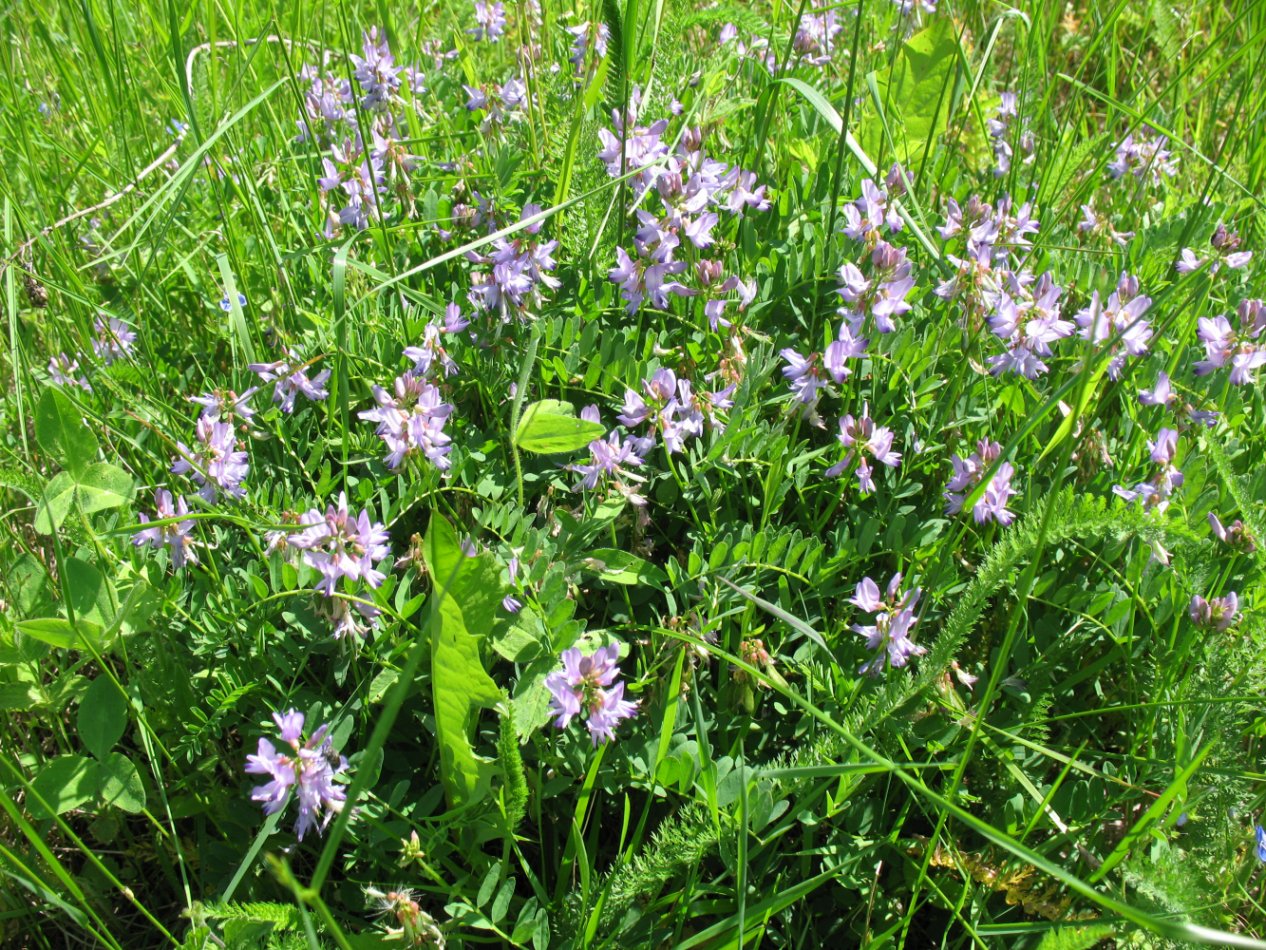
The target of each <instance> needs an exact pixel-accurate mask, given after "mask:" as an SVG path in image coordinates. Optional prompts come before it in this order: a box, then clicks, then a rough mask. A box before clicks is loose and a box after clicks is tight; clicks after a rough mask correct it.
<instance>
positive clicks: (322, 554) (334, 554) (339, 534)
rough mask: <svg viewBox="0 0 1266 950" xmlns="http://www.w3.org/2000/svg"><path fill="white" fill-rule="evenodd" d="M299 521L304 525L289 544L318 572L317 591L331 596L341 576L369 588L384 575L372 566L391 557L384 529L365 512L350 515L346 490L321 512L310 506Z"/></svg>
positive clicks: (380, 580)
mask: <svg viewBox="0 0 1266 950" xmlns="http://www.w3.org/2000/svg"><path fill="white" fill-rule="evenodd" d="M300 521H301V523H302V524H304V525H306V526H307V527H306V528H305V530H303V531H301V532H300V533H299V534H297V535H295V536H293V537H291V538H290V540H289V544H290V546H291V547H295V548H298V549H299V550H301V551H303V560H304V562H305V563H307V564H308V565H309V566H310V567H313V568H315V569H316V570H317V571H319V572H320V573H321V580H320V582H319V583H318V584H317V586H316V589H317V591H318V592H319V593H322V594H325V596H326V597H333V596H334V588H335V585H337V584H338V582H339V580H340V579H341V578H344V577H346V578H347V579H349V580H351V581H364V582H365V583H366V584H368V585H369V586H370V587H378V586H379V585H381V584H382V582H383V580H384V578H385V577H386V575H385V574H383V573H382V572H381V571H378V570H377V569H375V567H374V565H375V564H377V563H379V562H381V561H384V560H386V559H387V558H389V557H390V556H391V548H390V547H389V546H388V544H387V540H388V539H387V529H386V528H385V527H383V526H382V525H381V524H379V523H377V522H374V521H371V520H370V517H369V512H368V511H363V510H362V511H361V513H360V514H359V515H357V516H356V517H352V514H351V512H350V511H349V510H348V508H347V494H346V493H340V494H339V498H338V505H337V506H335V505H330V506H328V507H327V508H326V510H325V513H324V514H322V513H321V512H320V511H319V510H318V509H316V508H313V509H312V510H310V511H309V512H307V513H306V514H305V515H303V516H302V517H301V519H300Z"/></svg>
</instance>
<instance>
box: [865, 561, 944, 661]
mask: <svg viewBox="0 0 1266 950" xmlns="http://www.w3.org/2000/svg"><path fill="white" fill-rule="evenodd" d="M921 595H922V591H921V590H920V589H919V588H917V587H916V588H914V590H911V591H905V592H904V593H903V592H901V575H900V574H894V575H893V577H892V580H890V581H889V582H888V590H887V596H886V597H881V596H880V594H879V586H878V585H877V584H876V583H875V582H874V581H873V580H871V579H870V578H869V577H866V578H863V579H862V580H861V581H859V582H858V584H857V589H856V592H855V593H854V595H853V596H852V597H851V598H849V603H850V604H852V605H853V606H855V607H857V608H858V609H860V610H863V611H865V612H866V613H868V614H872V615H873V616H872V617H871V620H872V621H874V622H873V623H872V624H869V625H860V624H852V625H850V627H849V629H851V630H852V631H853V632H854V633H860V634H861V635H862V636H863V637H865V638H866V648H867V649H868V650H874V651H876V654H875V656H874V657H873V658H872V659H870V660H868V661H867V662H865V663H863V664H862V666H861V668H860V669H859V670H858V673H861V674H870V675H871V676H878V675H879V674H880V673H882V672H884V671H885V670H886V669H889V668H893V667H902V666H905V665H906V663H908V662H909V660H910V657H912V656H921V655H922V654H924V653H926V652H927V649H926V648H925V647H922V646H919V645H918V644H916V643H914V642H913V641H912V640H911V639H910V630H911V629H912V628H913V627H914V625H915V623H916V622H917V621H918V618H917V617H916V616H915V615H914V608H915V606H916V605H917V604H918V602H919V597H920V596H921Z"/></svg>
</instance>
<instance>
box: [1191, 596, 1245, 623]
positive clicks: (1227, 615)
mask: <svg viewBox="0 0 1266 950" xmlns="http://www.w3.org/2000/svg"><path fill="white" fill-rule="evenodd" d="M1239 610H1240V598H1239V596H1238V595H1237V594H1236V593H1235V591H1231V593H1229V594H1227V595H1226V596H1225V597H1210V598H1209V599H1208V600H1205V599H1204V598H1203V597H1201V596H1200V595H1199V594H1196V595H1195V596H1194V597H1192V598H1191V604H1190V605H1189V606H1188V608H1187V613H1188V615H1189V616H1190V617H1191V622H1192V623H1194V624H1195V625H1196V626H1198V627H1205V628H1206V629H1209V630H1217V631H1219V632H1220V631H1224V630H1228V629H1230V627H1231V626H1232V625H1233V624H1234V623H1235V621H1236V620H1238V619H1239V616H1240V614H1239Z"/></svg>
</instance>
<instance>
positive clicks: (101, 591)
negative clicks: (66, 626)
mask: <svg viewBox="0 0 1266 950" xmlns="http://www.w3.org/2000/svg"><path fill="white" fill-rule="evenodd" d="M65 570H66V587H67V589H68V590H69V592H70V606H71V607H73V608H74V613H75V620H76V621H79V620H87V621H88V622H89V623H94V624H97V625H98V626H101V627H105V626H108V625H109V623H110V621H111V620H113V619H114V603H113V601H112V600H111V598H110V585H109V582H108V581H107V580H106V579H105V578H104V577H103V576H102V574H101V572H100V571H98V570H97V569H96V568H95V567H93V566H92V565H91V564H89V563H88V562H87V561H85V560H83V559H81V558H77V557H72V558H67V560H66V565H65Z"/></svg>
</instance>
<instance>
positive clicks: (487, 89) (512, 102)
mask: <svg viewBox="0 0 1266 950" xmlns="http://www.w3.org/2000/svg"><path fill="white" fill-rule="evenodd" d="M463 88H465V90H466V96H467V99H466V111H467V112H482V113H484V117H483V120H482V121H481V122H480V125H479V131H480V132H482V133H483V134H484V135H487V134H488V133H490V132H492V131H494V130H496V129H501V128H504V127H505V126H506V125H509V124H510V123H513V122H518V121H520V120H521V119H523V118H524V116H526V115H527V105H528V90H527V86H525V85H524V84H523V81H522V80H521V79H519V77H518V76H511V77H510V78H509V79H507V80H506V81H505V82H504V83H502V84H501V85H500V86H484V87H475V86H465V87H463Z"/></svg>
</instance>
